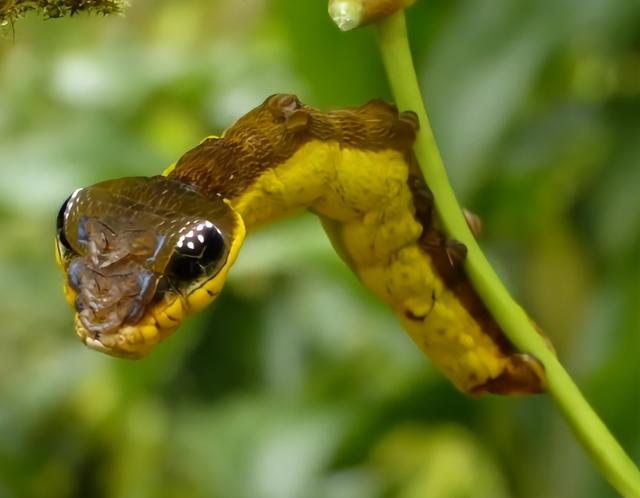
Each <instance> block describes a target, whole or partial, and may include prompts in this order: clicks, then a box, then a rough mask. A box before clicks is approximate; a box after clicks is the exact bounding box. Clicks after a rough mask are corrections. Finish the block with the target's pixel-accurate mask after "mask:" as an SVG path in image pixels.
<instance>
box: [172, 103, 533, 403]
mask: <svg viewBox="0 0 640 498" xmlns="http://www.w3.org/2000/svg"><path fill="white" fill-rule="evenodd" d="M417 129H418V119H417V116H416V115H415V113H413V112H410V111H406V112H402V113H398V110H397V108H396V107H395V106H393V105H390V104H387V103H385V102H383V101H381V100H372V101H370V102H368V103H367V104H365V105H363V106H360V107H352V108H347V109H341V110H336V111H331V112H320V111H317V110H315V109H313V108H311V107H309V106H306V105H304V104H302V103H301V102H300V101H299V100H298V99H297V98H296V97H295V96H293V95H273V96H271V97H269V98H268V99H267V100H266V101H265V102H264V103H263V104H262V105H260V106H258V107H256V108H255V109H253V110H252V111H250V112H249V113H247V114H245V115H244V116H243V117H241V118H240V119H239V120H238V121H237V122H236V123H235V124H234V125H233V126H232V127H231V128H229V129H228V130H227V131H226V132H225V134H224V136H223V137H221V138H210V139H206V140H205V141H204V142H202V143H201V144H200V145H198V146H196V147H195V148H193V149H191V150H190V151H188V152H187V153H185V154H184V155H183V156H182V157H181V158H180V159H179V160H178V162H177V163H176V166H175V168H174V170H173V171H172V172H171V173H169V175H168V176H169V178H172V179H176V180H180V181H183V182H188V183H190V184H192V185H194V186H196V187H197V188H198V189H199V190H200V191H201V192H202V193H204V194H205V195H210V196H213V195H218V196H222V197H225V198H229V199H233V198H235V197H237V196H238V195H240V194H241V193H242V192H243V191H244V190H245V189H246V188H248V187H249V186H250V185H251V184H252V183H253V182H254V181H255V180H256V179H257V178H258V177H259V176H260V175H261V174H262V173H263V172H264V171H265V170H267V169H269V168H276V167H277V166H278V165H279V164H281V163H283V162H285V161H286V160H287V159H289V158H290V157H291V156H293V154H294V153H295V152H296V151H297V150H298V149H299V148H300V147H301V146H302V145H304V144H305V143H308V142H309V141H312V140H320V141H335V142H338V143H339V144H340V145H341V146H343V147H351V148H357V149H361V150H371V151H377V150H383V149H388V148H390V147H391V148H393V149H395V150H399V151H404V152H405V157H406V162H407V164H408V165H409V176H408V184H409V188H410V190H411V193H412V196H413V200H414V208H415V217H416V219H417V221H419V222H420V224H421V225H422V227H423V233H422V236H421V238H420V240H419V247H420V248H421V249H422V250H423V251H424V252H425V253H426V254H428V255H429V256H430V257H431V260H432V261H433V264H434V266H435V271H436V273H437V274H438V275H439V277H440V278H441V279H442V280H443V282H444V283H445V285H446V286H447V287H448V288H449V289H450V290H451V291H452V292H453V293H454V294H455V295H456V296H457V297H458V299H459V300H460V302H461V303H462V304H463V306H464V308H465V309H466V310H467V311H468V312H469V314H470V315H471V316H472V317H473V318H474V320H475V321H476V322H477V323H478V324H479V325H480V327H481V329H482V331H483V332H484V333H485V334H487V335H488V336H489V337H490V338H491V339H492V341H493V342H494V343H495V344H496V345H497V346H498V348H499V350H500V352H501V353H502V354H504V355H505V356H506V357H508V358H509V359H510V362H509V365H508V368H507V369H505V371H504V372H503V373H502V374H501V375H500V376H499V377H497V378H496V379H492V380H490V381H488V382H487V383H485V384H484V385H481V386H478V387H477V388H476V389H475V392H478V393H480V392H484V391H487V392H493V393H499V394H510V393H533V392H540V391H542V390H543V380H542V379H543V373H542V374H541V372H542V370H541V368H542V367H541V366H540V368H538V369H537V370H536V369H534V368H533V367H532V365H531V364H530V363H529V362H531V363H535V361H536V360H535V359H533V358H532V357H530V356H527V355H522V354H518V353H517V352H516V351H515V349H514V348H513V346H512V345H511V344H510V342H509V341H508V340H507V338H506V336H505V335H504V333H503V332H502V331H501V330H500V327H499V326H498V324H497V323H496V321H495V320H494V318H493V317H492V316H491V314H490V313H489V311H488V310H487V308H486V306H485V305H484V303H483V302H482V300H481V299H480V297H479V296H478V294H477V292H476V291H475V289H474V288H473V286H472V285H471V282H470V281H469V278H468V275H467V273H466V271H465V270H464V267H463V262H464V259H465V256H466V252H465V251H466V248H465V246H464V245H462V244H461V243H459V242H457V241H453V240H452V239H449V238H447V237H446V235H445V234H444V233H443V232H442V230H441V229H440V228H439V227H438V224H437V220H436V217H435V214H434V203H433V194H432V193H431V190H430V189H429V187H428V186H427V185H426V182H425V180H424V177H423V175H422V172H421V171H420V168H419V166H418V164H417V161H416V158H415V156H414V153H413V149H412V147H413V143H414V141H415V137H416V131H417ZM435 299H436V298H435V296H434V302H435ZM406 316H407V318H409V319H412V320H416V321H418V320H424V318H425V317H424V316H423V317H418V316H415V315H412V314H406Z"/></svg>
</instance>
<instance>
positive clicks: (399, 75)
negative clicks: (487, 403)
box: [377, 10, 640, 497]
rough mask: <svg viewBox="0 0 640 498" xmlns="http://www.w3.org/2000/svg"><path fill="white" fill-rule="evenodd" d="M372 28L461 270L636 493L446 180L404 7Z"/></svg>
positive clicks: (631, 469) (590, 442) (630, 471)
mask: <svg viewBox="0 0 640 498" xmlns="http://www.w3.org/2000/svg"><path fill="white" fill-rule="evenodd" d="M377 28H378V35H379V43H380V50H381V52H382V58H383V61H384V65H385V69H386V72H387V76H388V78H389V82H390V84H391V90H392V92H393V96H394V98H395V101H396V103H397V105H398V107H400V108H401V109H411V110H413V111H415V112H416V113H417V114H418V117H419V119H420V131H419V133H418V137H417V140H416V145H415V152H416V156H417V158H418V162H419V163H420V167H421V169H422V171H423V173H424V176H425V179H426V181H427V184H428V185H429V186H430V188H431V190H432V191H433V194H434V197H435V203H436V208H437V210H438V213H439V215H440V218H441V219H442V222H443V224H444V227H445V230H446V231H447V233H448V234H449V235H450V236H451V237H453V238H454V239H457V240H459V241H460V242H462V243H463V244H465V245H466V246H467V250H468V252H467V260H466V269H467V272H468V274H469V277H470V278H471V281H472V282H473V284H474V286H475V288H476V290H477V291H478V293H479V294H480V296H481V297H482V299H483V300H484V302H485V304H486V305H487V307H488V308H489V310H490V311H491V313H492V314H493V316H494V317H495V319H496V320H497V322H498V324H499V325H500V326H501V327H502V330H503V331H504V333H505V335H506V336H507V337H508V338H509V340H510V341H511V342H512V343H513V344H514V345H515V347H516V348H517V349H518V350H519V351H522V352H527V353H530V354H532V355H534V356H535V357H536V358H538V359H539V360H540V361H541V362H542V364H543V365H544V368H545V371H546V376H547V390H548V392H549V394H551V396H552V397H553V400H554V401H555V403H556V405H557V406H558V408H559V409H560V411H561V412H562V414H563V415H564V417H565V419H566V421H567V423H568V424H569V426H570V427H571V429H572V430H573V432H574V433H575V435H576V437H577V438H578V440H579V441H580V442H581V444H582V445H583V446H584V447H585V449H586V450H587V452H588V453H589V454H590V455H591V457H592V459H593V460H594V462H595V464H596V465H597V466H598V468H599V469H600V470H601V471H602V473H603V475H604V476H605V477H606V478H607V479H608V481H609V482H610V483H611V484H612V485H613V486H614V487H615V488H616V489H617V490H618V492H619V493H621V494H622V495H624V496H627V497H640V472H638V468H637V467H636V465H635V464H634V463H633V461H632V460H631V459H630V458H629V456H628V455H627V454H626V453H625V452H624V450H623V449H622V447H621V446H620V444H619V443H618V442H617V441H616V439H615V438H614V437H613V436H612V435H611V433H610V432H609V430H608V429H607V427H606V426H605V425H604V423H603V422H602V421H601V420H600V418H598V415H597V414H596V413H595V412H594V411H593V409H592V408H591V406H589V403H588V402H587V401H586V399H585V398H584V396H583V395H582V394H581V392H580V390H579V389H578V387H577V386H576V385H575V383H574V382H573V380H572V379H571V377H570V376H569V374H568V373H567V372H566V370H565V369H564V368H563V367H562V365H561V364H560V362H559V361H558V359H557V357H556V356H555V354H554V353H553V352H551V350H550V349H549V348H548V346H547V344H546V343H545V341H544V339H543V338H542V337H541V336H540V334H539V333H538V332H537V331H536V330H535V328H534V326H533V324H532V322H531V321H530V320H529V318H528V316H527V314H526V313H525V312H524V311H523V309H522V308H521V307H520V306H519V305H518V304H517V303H516V302H515V301H514V300H513V298H512V297H511V295H510V294H509V292H508V291H507V290H506V288H505V287H504V285H503V284H502V282H501V281H500V279H499V278H498V276H497V275H496V273H495V271H494V270H493V268H492V267H491V265H490V264H489V262H488V261H487V259H486V257H485V256H484V254H483V252H482V250H481V249H480V247H479V245H478V244H477V242H476V240H475V238H474V236H473V235H472V233H471V231H470V230H469V228H468V226H467V223H466V221H465V219H464V216H463V214H462V210H461V208H460V205H459V204H458V201H457V200H456V197H455V194H454V192H453V189H452V188H451V185H450V184H449V180H448V178H447V174H446V171H445V169H444V166H443V164H442V158H441V157H440V152H439V151H438V147H437V145H436V141H435V138H434V136H433V132H432V130H431V126H430V124H429V118H428V116H427V112H426V110H425V106H424V103H423V101H422V96H421V94H420V89H419V86H418V80H417V77H416V72H415V69H414V66H413V61H412V59H411V52H410V48H409V41H408V38H407V28H406V23H405V17H404V11H402V10H400V11H398V12H396V13H395V14H393V15H391V16H389V17H387V18H385V19H384V20H382V21H380V22H379V23H378V24H377Z"/></svg>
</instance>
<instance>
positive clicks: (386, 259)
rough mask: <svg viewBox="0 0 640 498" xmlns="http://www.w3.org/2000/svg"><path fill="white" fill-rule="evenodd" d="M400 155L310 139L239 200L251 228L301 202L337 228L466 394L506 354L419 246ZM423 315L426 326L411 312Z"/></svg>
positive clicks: (336, 234) (333, 233)
mask: <svg viewBox="0 0 640 498" xmlns="http://www.w3.org/2000/svg"><path fill="white" fill-rule="evenodd" d="M407 176H408V166H407V164H406V163H405V161H404V159H403V156H402V154H401V153H399V152H397V151H394V150H385V151H380V152H372V151H363V150H357V149H343V148H340V147H339V145H338V144H337V143H332V142H319V141H316V142H311V143H308V144H306V145H305V146H303V147H301V148H300V149H299V150H298V151H297V153H296V154H295V155H294V156H293V157H292V158H290V159H289V160H288V161H286V162H285V163H283V164H281V165H279V166H278V167H277V168H276V169H272V170H268V171H266V172H265V173H264V174H263V175H262V176H260V177H259V178H258V180H257V181H256V182H255V183H254V184H253V185H252V186H251V187H250V188H249V189H247V190H246V191H245V192H244V193H243V194H242V195H241V196H239V197H238V198H236V199H232V205H233V207H234V208H235V209H236V210H237V211H238V212H239V213H240V215H241V216H242V218H243V219H244V221H245V224H246V225H247V229H248V230H251V229H253V228H254V227H256V226H260V225H262V224H265V223H267V222H271V221H272V220H274V219H277V218H279V217H281V216H284V215H286V214H288V213H290V212H293V211H295V210H298V209H299V208H300V206H308V207H310V209H311V210H312V211H314V212H315V213H317V214H318V215H320V216H321V217H323V218H324V219H325V226H328V227H331V229H330V237H331V239H332V242H333V243H334V245H337V246H338V247H337V250H338V253H339V254H341V256H342V257H343V259H345V260H346V261H347V262H348V264H349V265H350V266H351V267H352V268H353V270H354V271H355V272H356V273H357V275H358V276H359V277H360V279H361V280H362V282H363V283H364V284H365V285H366V286H367V287H368V288H369V289H371V290H372V291H373V292H374V293H375V294H376V295H377V296H378V297H379V298H380V299H382V300H384V301H385V302H387V303H388V304H389V305H391V307H392V308H393V309H394V311H395V312H396V313H397V315H398V316H399V318H400V320H401V321H402V323H403V325H404V327H405V328H406V330H407V331H408V332H409V335H410V336H411V338H412V339H413V340H414V341H415V342H416V344H417V345H418V346H419V347H420V349H422V351H424V353H426V354H427V356H429V358H431V360H432V361H433V362H434V363H436V364H437V365H438V366H439V367H440V368H441V369H442V370H443V371H444V373H445V374H446V375H447V376H448V377H449V378H450V379H451V380H452V381H453V382H454V383H455V384H456V385H457V386H458V387H459V388H460V389H461V390H463V391H467V392H468V391H471V390H472V389H473V388H474V387H477V386H479V385H482V384H484V383H485V382H486V381H487V380H489V379H493V378H495V377H497V376H498V375H499V374H500V373H501V372H502V371H503V370H504V369H505V368H506V365H507V363H508V359H507V358H506V357H505V356H504V355H503V354H502V353H501V352H500V351H499V349H498V347H497V346H496V344H494V342H493V341H492V340H491V338H490V337H488V336H487V335H486V334H484V333H483V331H482V330H481V328H480V326H479V324H478V323H477V322H476V321H475V320H474V319H473V317H472V316H471V315H470V314H469V313H468V311H467V310H466V309H465V308H464V306H463V305H462V304H461V302H460V301H459V300H458V298H457V297H456V296H455V294H454V293H452V292H451V291H450V290H449V289H448V288H447V287H446V286H445V285H444V284H443V282H442V280H441V279H440V278H439V276H438V275H437V274H435V273H434V270H433V265H432V263H431V261H430V258H429V256H428V255H427V254H425V252H424V251H422V250H420V248H419V247H418V244H417V242H418V239H419V237H420V235H421V233H422V226H421V225H420V223H419V222H418V221H417V220H416V219H415V217H414V208H413V200H412V196H411V192H410V190H409V187H408V184H407ZM407 312H410V313H411V314H412V315H414V316H426V317H425V319H424V320H423V321H422V322H417V321H415V320H411V319H408V318H406V316H405V313H407Z"/></svg>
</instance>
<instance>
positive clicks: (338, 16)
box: [329, 0, 416, 31]
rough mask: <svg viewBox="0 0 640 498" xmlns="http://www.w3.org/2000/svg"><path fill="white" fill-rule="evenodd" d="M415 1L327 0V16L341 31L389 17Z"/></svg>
mask: <svg viewBox="0 0 640 498" xmlns="http://www.w3.org/2000/svg"><path fill="white" fill-rule="evenodd" d="M415 1H416V0H329V16H330V17H331V19H333V22H335V23H336V25H337V26H338V28H340V29H341V30H342V31H349V30H351V29H354V28H357V27H358V26H365V25H367V24H371V23H374V22H376V21H379V20H380V19H382V18H384V17H387V16H390V15H391V14H393V13H394V12H396V11H397V10H400V9H404V8H406V7H409V6H410V5H412V4H414V3H415Z"/></svg>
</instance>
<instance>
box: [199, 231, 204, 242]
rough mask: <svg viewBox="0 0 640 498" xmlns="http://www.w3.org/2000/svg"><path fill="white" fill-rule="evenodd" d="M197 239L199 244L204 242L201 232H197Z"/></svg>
mask: <svg viewBox="0 0 640 498" xmlns="http://www.w3.org/2000/svg"><path fill="white" fill-rule="evenodd" d="M198 240H199V241H200V243H201V244H204V236H203V235H202V234H200V233H199V234H198Z"/></svg>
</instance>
